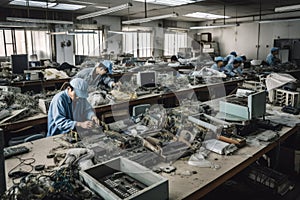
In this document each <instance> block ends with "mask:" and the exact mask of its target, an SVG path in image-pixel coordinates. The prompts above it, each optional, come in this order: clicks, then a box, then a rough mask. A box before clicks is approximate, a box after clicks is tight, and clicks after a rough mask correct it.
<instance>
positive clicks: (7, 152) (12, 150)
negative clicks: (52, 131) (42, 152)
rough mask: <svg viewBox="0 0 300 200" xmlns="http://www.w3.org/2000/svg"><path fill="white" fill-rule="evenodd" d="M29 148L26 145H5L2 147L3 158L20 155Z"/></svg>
mask: <svg viewBox="0 0 300 200" xmlns="http://www.w3.org/2000/svg"><path fill="white" fill-rule="evenodd" d="M28 152H29V148H27V147H26V146H14V147H6V148H4V149H3V154H4V158H5V159H6V158H10V157H13V156H17V155H21V154H24V153H28Z"/></svg>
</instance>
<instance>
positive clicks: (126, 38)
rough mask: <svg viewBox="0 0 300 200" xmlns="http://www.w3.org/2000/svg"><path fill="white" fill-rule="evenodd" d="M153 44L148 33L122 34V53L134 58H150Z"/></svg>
mask: <svg viewBox="0 0 300 200" xmlns="http://www.w3.org/2000/svg"><path fill="white" fill-rule="evenodd" d="M152 50H153V42H152V38H151V33H150V32H127V33H125V34H123V51H124V52H125V53H130V54H133V55H134V57H151V56H152Z"/></svg>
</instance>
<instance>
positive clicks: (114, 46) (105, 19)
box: [95, 16, 122, 54]
mask: <svg viewBox="0 0 300 200" xmlns="http://www.w3.org/2000/svg"><path fill="white" fill-rule="evenodd" d="M95 21H96V22H97V25H98V26H103V27H105V30H104V37H105V45H104V48H106V49H107V52H108V53H110V52H112V51H113V52H114V53H115V54H118V53H122V35H120V34H111V33H107V31H108V30H112V31H121V18H120V17H112V16H100V17H97V18H95Z"/></svg>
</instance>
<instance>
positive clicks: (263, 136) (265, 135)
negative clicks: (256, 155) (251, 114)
mask: <svg viewBox="0 0 300 200" xmlns="http://www.w3.org/2000/svg"><path fill="white" fill-rule="evenodd" d="M277 137H278V133H276V132H274V131H271V130H267V131H264V132H262V133H260V134H259V135H257V136H256V139H258V140H261V141H264V142H268V141H271V140H273V139H274V138H277Z"/></svg>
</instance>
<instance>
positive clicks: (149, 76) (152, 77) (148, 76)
mask: <svg viewBox="0 0 300 200" xmlns="http://www.w3.org/2000/svg"><path fill="white" fill-rule="evenodd" d="M137 85H138V86H143V87H155V86H156V72H155V71H146V72H138V74H137Z"/></svg>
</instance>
